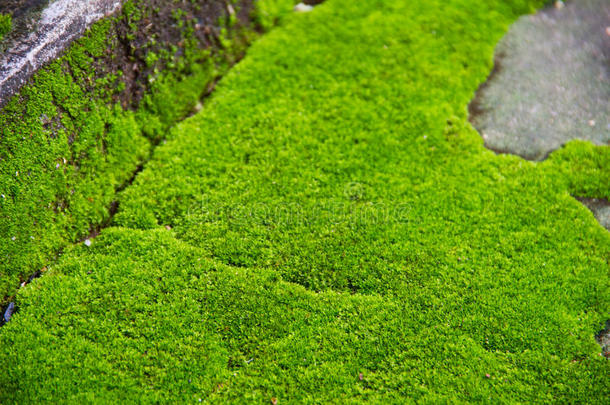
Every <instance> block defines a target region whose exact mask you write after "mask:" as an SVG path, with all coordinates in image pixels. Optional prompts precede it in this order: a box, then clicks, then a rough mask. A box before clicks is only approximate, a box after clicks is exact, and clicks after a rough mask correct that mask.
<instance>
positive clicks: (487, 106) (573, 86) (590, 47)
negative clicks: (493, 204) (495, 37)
mask: <svg viewBox="0 0 610 405" xmlns="http://www.w3.org/2000/svg"><path fill="white" fill-rule="evenodd" d="M608 26H610V1H608V0H578V1H572V2H567V3H566V5H565V7H562V8H555V7H552V6H550V7H548V8H546V9H544V10H541V11H540V12H538V13H537V14H535V15H529V16H524V17H521V18H520V19H519V20H518V21H517V22H515V23H514V24H513V25H512V26H511V28H510V30H509V32H508V33H507V35H506V36H505V37H504V38H503V39H502V41H500V43H499V44H498V46H497V48H496V65H495V68H494V72H493V73H492V75H491V76H490V78H489V80H488V81H487V82H486V83H485V84H483V85H482V86H481V87H480V89H479V90H478V91H477V95H476V97H475V99H474V100H473V102H472V103H471V105H470V113H471V122H472V123H473V125H474V126H475V128H477V130H478V131H479V132H480V133H481V135H482V136H483V138H484V140H485V145H486V146H487V147H488V148H490V149H492V150H495V151H497V152H503V153H513V154H517V155H520V156H522V157H524V158H526V159H531V160H540V159H544V158H545V157H546V156H547V155H548V154H549V153H550V152H552V151H553V150H555V149H557V148H559V147H561V146H562V145H563V144H564V143H566V142H567V141H569V140H570V139H574V138H578V139H584V140H589V141H591V142H594V143H596V144H599V145H607V144H608V143H609V142H610V120H609V116H610V103H609V100H610V81H609V79H610V35H609V30H608V29H607V28H608Z"/></svg>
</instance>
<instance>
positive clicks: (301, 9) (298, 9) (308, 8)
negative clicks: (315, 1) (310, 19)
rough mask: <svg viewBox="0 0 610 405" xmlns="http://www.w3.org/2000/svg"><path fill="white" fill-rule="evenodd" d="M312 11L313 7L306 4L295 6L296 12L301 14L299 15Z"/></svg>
mask: <svg viewBox="0 0 610 405" xmlns="http://www.w3.org/2000/svg"><path fill="white" fill-rule="evenodd" d="M311 10H313V6H310V5H309V4H305V3H299V4H297V5H296V6H294V11H296V12H299V13H307V12H309V11H311Z"/></svg>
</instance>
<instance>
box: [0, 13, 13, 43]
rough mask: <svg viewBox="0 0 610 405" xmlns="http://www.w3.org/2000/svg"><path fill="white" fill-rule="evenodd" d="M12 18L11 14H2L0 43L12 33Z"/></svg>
mask: <svg viewBox="0 0 610 405" xmlns="http://www.w3.org/2000/svg"><path fill="white" fill-rule="evenodd" d="M11 26H12V18H11V15H10V14H0V41H2V38H4V37H5V36H6V34H8V33H9V32H11Z"/></svg>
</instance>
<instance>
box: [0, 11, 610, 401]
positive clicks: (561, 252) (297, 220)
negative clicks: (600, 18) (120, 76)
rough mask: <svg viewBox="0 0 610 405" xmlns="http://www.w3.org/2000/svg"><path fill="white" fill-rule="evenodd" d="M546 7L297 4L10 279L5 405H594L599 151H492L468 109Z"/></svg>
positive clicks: (609, 245)
mask: <svg viewBox="0 0 610 405" xmlns="http://www.w3.org/2000/svg"><path fill="white" fill-rule="evenodd" d="M540 3H541V2H539V1H531V2H526V1H522V0H521V1H520V0H516V1H487V2H481V1H474V0H417V1H416V0H413V1H409V2H405V1H402V0H384V1H381V0H380V1H376V0H369V1H364V2H354V1H352V0H329V1H328V2H327V3H325V4H323V5H321V6H319V7H318V8H317V9H315V10H314V11H313V12H311V13H307V14H297V15H294V16H291V17H290V18H289V19H288V20H287V21H286V23H285V24H284V26H283V27H282V28H281V29H278V30H275V31H274V32H272V33H271V34H269V35H268V36H265V37H264V38H263V39H262V40H261V41H259V42H257V43H256V44H255V45H254V46H253V47H252V48H250V50H249V52H248V56H247V57H246V58H245V59H244V60H243V61H242V62H241V63H239V64H238V65H237V66H236V67H235V68H234V69H233V70H232V71H231V72H230V73H229V74H228V75H227V76H225V78H223V80H222V81H221V83H219V85H218V87H217V90H216V91H215V93H214V95H213V96H212V98H211V99H210V100H209V102H208V103H206V108H205V109H203V110H202V111H201V112H200V113H198V114H196V115H195V116H193V117H192V118H190V119H188V120H186V121H184V122H183V123H181V124H180V125H178V126H177V127H175V128H174V129H172V130H171V131H170V133H169V134H168V138H167V142H166V143H164V144H163V145H160V147H159V148H157V149H156V150H155V154H154V157H153V159H152V160H151V161H150V162H149V163H148V164H147V165H146V167H145V168H144V170H143V171H142V172H141V173H140V174H139V175H138V176H137V178H136V179H135V181H134V183H133V184H132V185H131V186H129V187H128V188H127V189H125V190H124V191H123V192H122V194H121V195H120V202H121V205H120V206H119V212H118V214H117V216H115V221H114V224H115V225H116V227H113V228H108V229H105V230H104V231H103V232H102V234H101V235H100V236H99V237H98V238H96V239H95V240H94V241H93V244H92V246H90V247H86V246H84V245H77V246H74V247H72V248H70V249H68V250H66V251H65V252H64V254H63V255H62V258H61V259H60V260H59V261H58V263H57V264H56V265H54V266H52V267H51V268H50V269H49V270H48V271H47V274H45V275H44V276H43V277H41V278H40V279H37V280H36V281H34V282H33V283H31V284H30V285H28V286H27V287H26V288H24V289H22V290H21V292H20V294H19V296H18V304H19V308H20V310H19V312H18V313H17V314H16V315H15V316H14V317H13V320H11V322H10V323H8V324H7V325H5V326H4V327H2V329H0V364H5V365H7V366H6V371H5V372H4V373H1V374H0V387H2V389H1V390H0V395H1V396H2V397H0V398H1V400H2V402H36V401H37V400H40V399H44V400H47V401H48V400H53V399H60V400H65V401H72V402H83V401H99V402H118V401H123V400H128V401H138V402H170V401H174V402H175V401H177V402H187V401H194V402H195V401H199V400H200V399H201V400H202V402H203V401H205V402H209V403H216V402H235V403H244V402H259V403H269V402H275V401H276V400H277V402H278V403H280V404H281V403H318V402H337V401H339V402H372V403H404V402H429V403H438V402H440V403H445V402H450V403H453V402H499V403H502V402H551V401H556V402H569V403H571V402H604V398H606V397H607V392H608V390H609V389H610V385H609V384H610V383H609V380H608V378H607V376H608V374H609V372H610V363H609V362H608V361H607V359H605V358H603V357H602V356H600V355H599V354H600V353H599V352H600V348H599V346H598V345H597V344H596V343H595V339H594V336H595V334H596V332H598V330H600V329H601V328H602V327H603V324H604V322H605V320H606V319H605V318H606V317H607V309H608V307H609V305H610V294H609V289H608V287H609V285H610V283H609V281H610V280H609V273H608V257H610V235H609V234H608V232H607V231H605V230H604V229H602V228H601V227H600V226H599V225H598V224H597V223H596V222H595V219H594V218H593V216H592V215H591V214H590V213H589V212H588V210H587V209H586V208H584V207H583V206H581V204H580V203H578V202H577V201H575V200H574V199H573V198H572V197H571V196H570V195H569V193H570V192H571V191H573V190H574V189H575V187H577V186H576V185H575V182H577V181H581V180H584V181H586V184H588V186H586V189H585V188H583V192H584V191H586V192H587V193H590V194H600V195H607V193H608V184H609V183H607V182H606V183H604V182H603V181H602V180H603V179H604V178H605V177H604V176H606V173H607V172H608V169H609V167H608V160H607V156H608V155H607V154H608V149H607V148H600V147H593V146H590V145H588V144H582V143H575V144H571V145H568V146H567V147H566V148H565V149H564V150H561V151H558V152H557V153H556V154H555V155H554V156H551V158H550V159H549V161H548V162H544V163H532V162H527V161H523V160H522V159H519V158H517V157H514V156H498V155H495V154H494V153H492V152H490V151H488V150H486V149H485V148H484V147H483V142H482V140H481V137H480V135H479V134H478V133H476V131H474V130H473V129H472V127H471V126H470V125H469V124H468V121H467V116H466V105H467V104H468V102H469V100H470V98H471V97H472V94H473V93H474V91H475V89H476V88H477V86H478V85H479V83H480V82H481V81H483V80H485V77H486V76H487V74H488V72H489V70H490V68H491V57H492V54H493V48H494V45H495V43H496V41H497V40H498V39H499V38H500V36H501V35H502V34H503V32H504V31H505V30H506V28H507V26H508V25H509V24H510V23H511V22H512V21H513V20H514V19H516V18H517V16H518V14H519V13H521V12H526V11H528V10H530V7H533V6H536V5H540ZM576 163H578V164H579V165H580V166H579V168H578V169H576V170H574V171H573V176H571V177H570V176H568V177H566V176H565V174H566V173H565V172H566V170H564V169H565V168H566V167H567V166H569V165H574V164H576ZM166 226H169V227H170V228H171V229H170V230H168V229H167V228H166ZM272 398H275V399H276V400H272Z"/></svg>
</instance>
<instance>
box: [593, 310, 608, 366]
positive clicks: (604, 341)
mask: <svg viewBox="0 0 610 405" xmlns="http://www.w3.org/2000/svg"><path fill="white" fill-rule="evenodd" d="M595 340H597V343H599V345H600V346H601V347H602V354H603V355H604V357H606V358H607V359H610V319H609V320H607V321H606V327H605V328H604V329H603V330H601V331H599V333H598V334H597V335H595Z"/></svg>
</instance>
